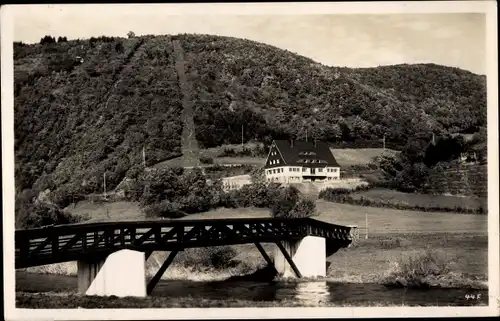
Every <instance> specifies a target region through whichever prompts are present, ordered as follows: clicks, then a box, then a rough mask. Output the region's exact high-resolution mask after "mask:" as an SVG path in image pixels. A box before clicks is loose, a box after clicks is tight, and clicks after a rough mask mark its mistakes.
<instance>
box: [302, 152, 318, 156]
mask: <svg viewBox="0 0 500 321" xmlns="http://www.w3.org/2000/svg"><path fill="white" fill-rule="evenodd" d="M299 155H304V156H314V155H316V153H315V152H300V153H299Z"/></svg>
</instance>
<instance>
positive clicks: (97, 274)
mask: <svg viewBox="0 0 500 321" xmlns="http://www.w3.org/2000/svg"><path fill="white" fill-rule="evenodd" d="M78 292H79V293H82V294H85V295H98V296H111V295H116V296H118V297H125V296H134V297H145V296H146V262H145V255H144V253H143V252H137V251H132V250H120V251H117V252H114V253H112V254H110V255H108V256H107V257H106V258H96V259H93V260H85V261H83V260H80V261H78Z"/></svg>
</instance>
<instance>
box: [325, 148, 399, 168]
mask: <svg viewBox="0 0 500 321" xmlns="http://www.w3.org/2000/svg"><path fill="white" fill-rule="evenodd" d="M330 150H331V151H332V154H333V156H335V159H336V160H337V162H338V163H339V165H340V166H341V167H348V166H353V165H368V164H369V163H370V162H371V161H372V159H373V158H374V157H377V156H380V155H382V154H389V155H395V154H397V153H398V152H397V151H395V150H392V149H385V150H384V149H383V148H331V149H330Z"/></svg>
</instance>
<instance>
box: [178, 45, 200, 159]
mask: <svg viewBox="0 0 500 321" xmlns="http://www.w3.org/2000/svg"><path fill="white" fill-rule="evenodd" d="M172 44H173V47H174V54H175V71H176V73H177V77H178V80H179V86H180V89H181V94H182V106H183V108H184V110H183V112H182V119H183V122H184V126H183V130H182V136H181V144H182V147H181V150H182V155H183V156H182V157H183V166H184V167H190V166H198V165H199V163H200V161H199V159H200V157H199V156H200V151H199V147H198V142H197V140H196V137H195V125H194V119H193V115H194V111H193V101H192V97H191V93H192V92H193V89H192V87H191V84H190V83H189V81H188V80H187V77H186V72H185V67H184V50H183V49H182V46H181V44H180V43H179V40H173V41H172Z"/></svg>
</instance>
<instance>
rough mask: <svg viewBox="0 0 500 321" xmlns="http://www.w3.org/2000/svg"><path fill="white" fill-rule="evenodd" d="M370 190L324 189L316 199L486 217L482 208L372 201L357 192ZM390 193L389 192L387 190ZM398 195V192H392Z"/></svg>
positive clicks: (395, 200) (361, 188)
mask: <svg viewBox="0 0 500 321" xmlns="http://www.w3.org/2000/svg"><path fill="white" fill-rule="evenodd" d="M370 189H372V187H369V186H359V187H357V188H354V189H346V188H326V189H324V190H322V191H321V192H320V193H319V196H318V198H319V199H323V200H325V201H329V202H335V203H343V204H351V205H359V206H370V207H381V208H391V209H397V210H408V211H421V212H447V213H461V214H477V215H487V209H486V208H484V207H483V206H479V207H475V208H470V207H464V206H460V205H454V206H434V205H430V206H422V205H418V204H408V203H405V202H404V201H401V200H397V199H392V200H382V199H373V198H371V197H368V196H363V195H362V194H361V193H359V192H363V191H367V190H370ZM388 191H390V190H388ZM394 193H400V192H396V191H395V192H394Z"/></svg>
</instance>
